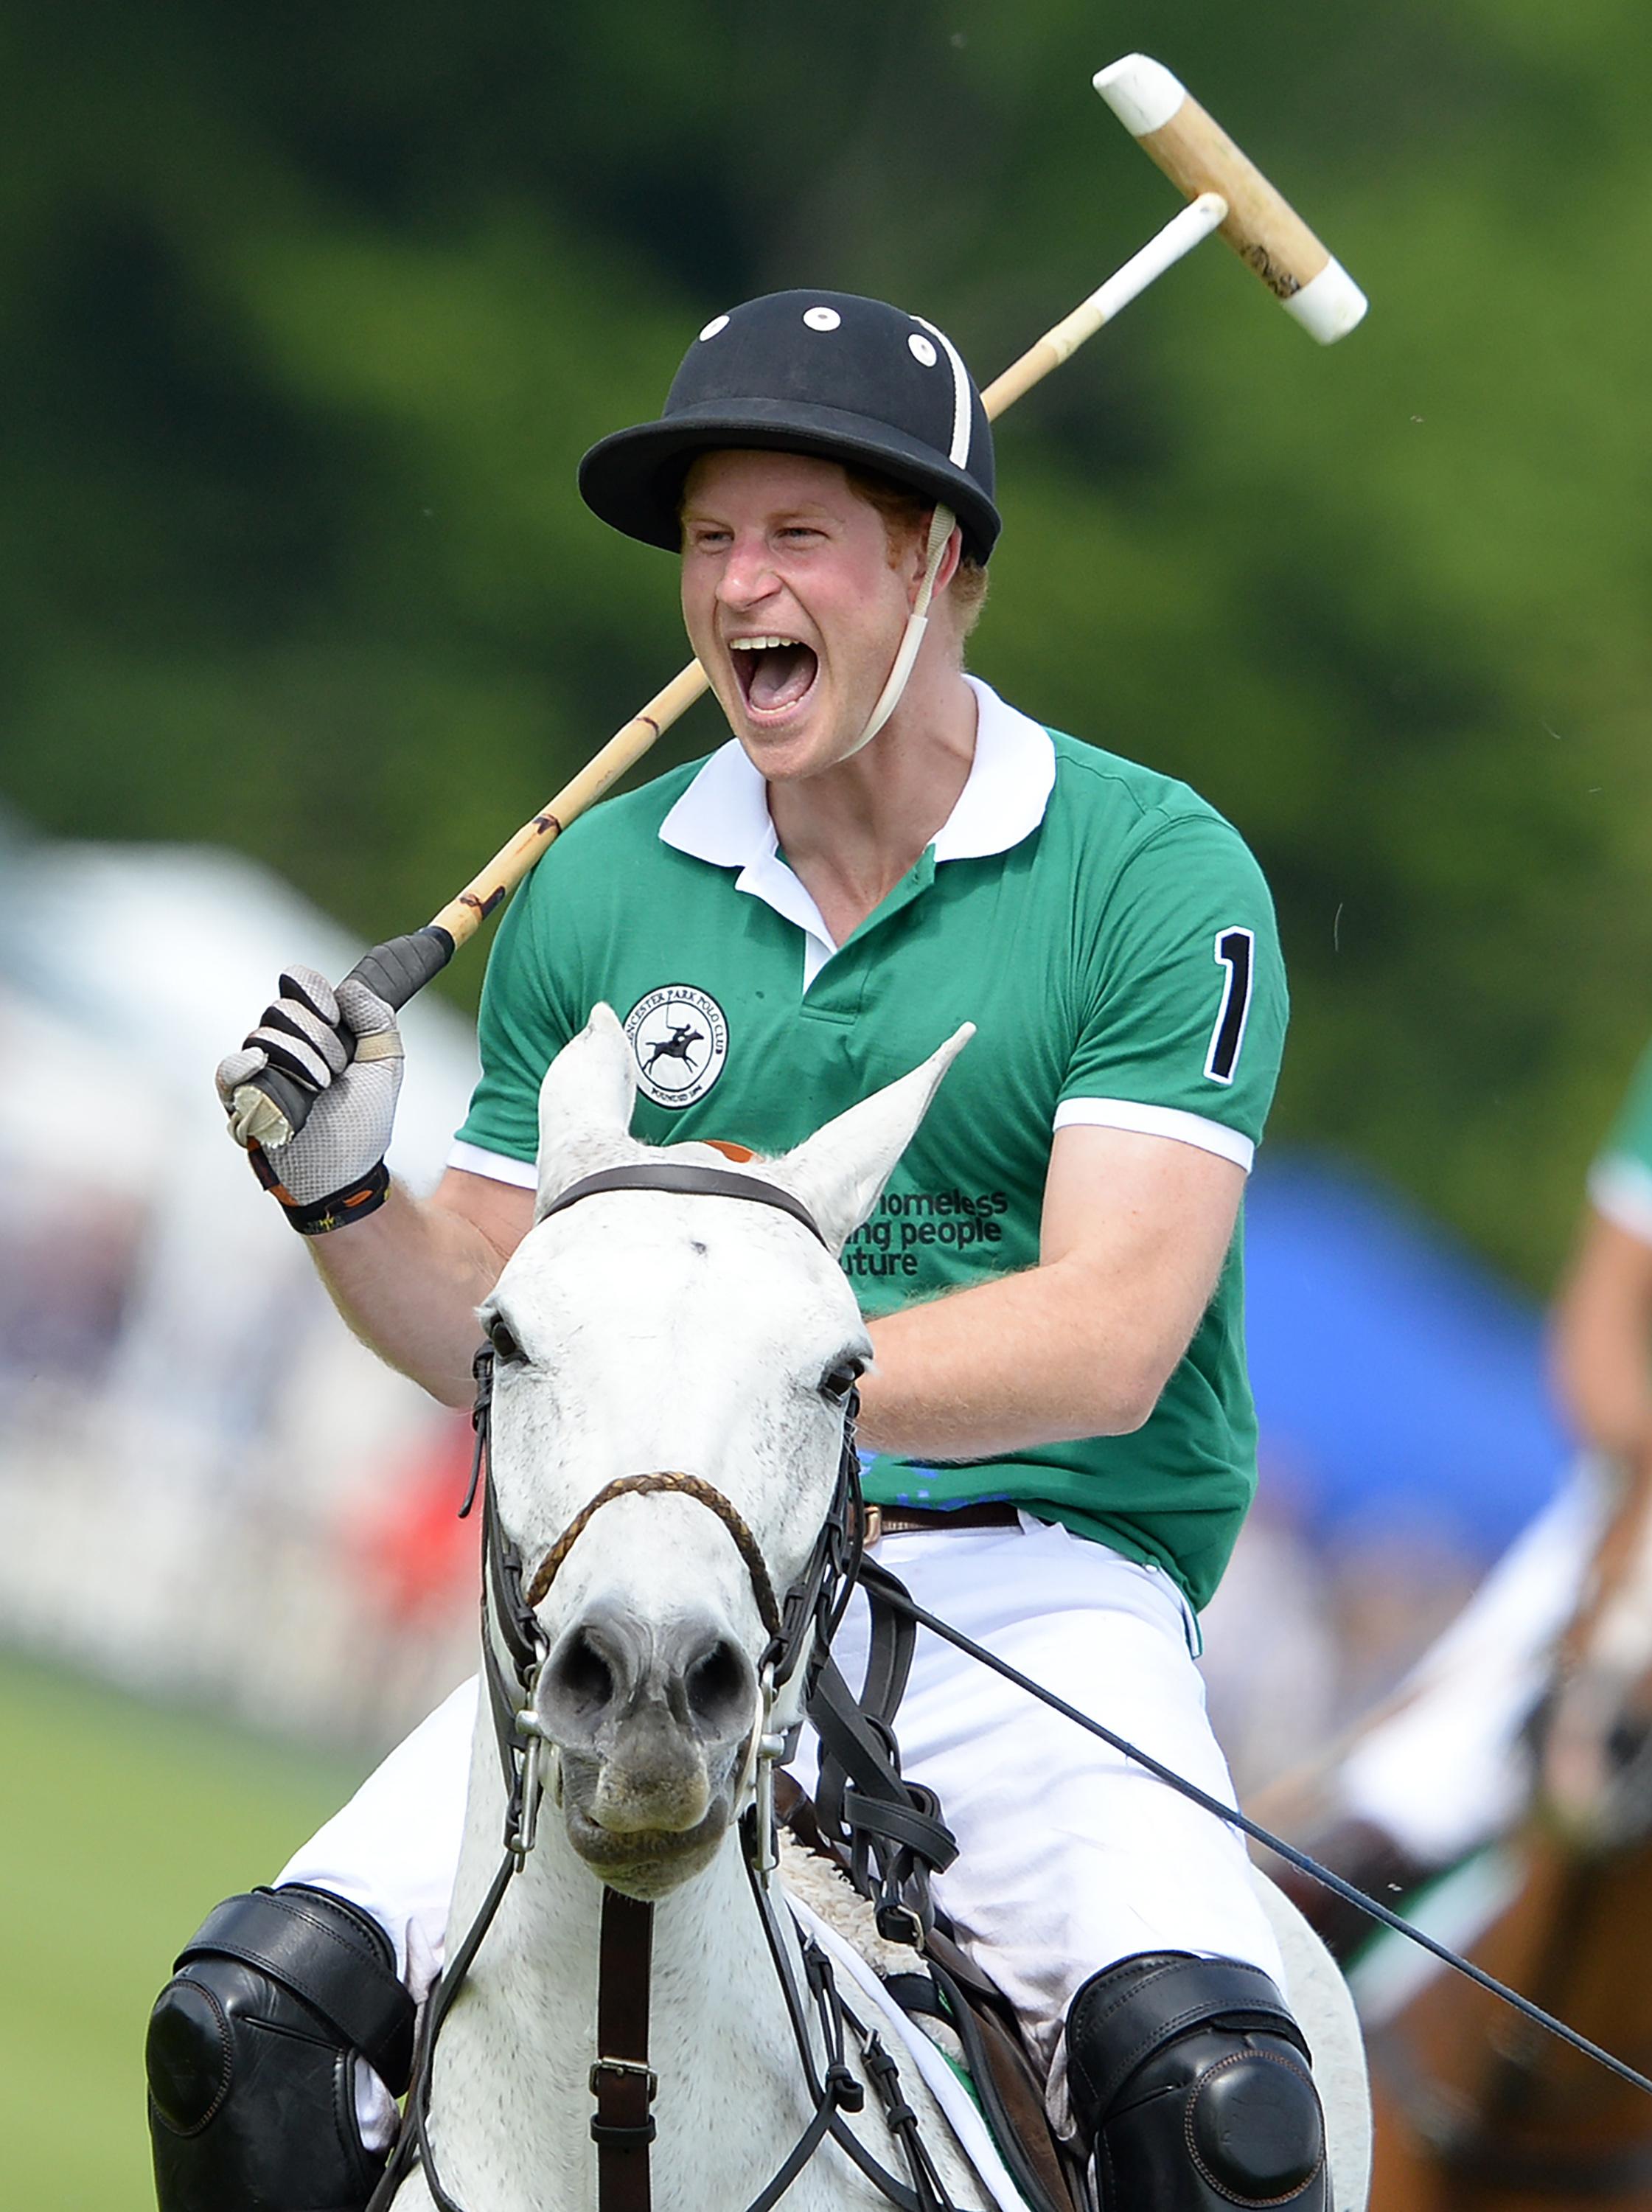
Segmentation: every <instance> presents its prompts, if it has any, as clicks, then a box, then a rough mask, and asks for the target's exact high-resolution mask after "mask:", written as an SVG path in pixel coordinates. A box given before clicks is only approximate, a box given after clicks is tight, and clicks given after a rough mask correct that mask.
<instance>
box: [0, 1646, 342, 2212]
mask: <svg viewBox="0 0 1652 2212" xmlns="http://www.w3.org/2000/svg"><path fill="white" fill-rule="evenodd" d="M366 1764H367V1762H366V1761H365V1759H363V1760H360V1761H357V1762H355V1764H354V1765H349V1764H346V1763H344V1762H343V1761H340V1760H338V1759H325V1758H322V1757H319V1756H314V1757H307V1756H305V1755H304V1754H303V1753H299V1752H295V1751H294V1750H292V1749H290V1748H289V1747H285V1746H272V1745H270V1744H268V1743H264V1742H262V1741H259V1740H258V1739H257V1738H256V1737H252V1736H248V1735H241V1734H238V1733H236V1732H235V1731H234V1730H233V1729H228V1728H227V1727H224V1726H222V1725H218V1724H215V1723H212V1722H210V1721H207V1720H203V1719H199V1718H197V1717H191V1716H187V1715H184V1714H179V1713H174V1712H169V1711H161V1710H157V1709H155V1708H153V1707H150V1706H149V1705H143V1704H142V1703H140V1702H139V1701H137V1700H136V1699H130V1698H125V1697H123V1696H121V1695H120V1694H119V1693H118V1692H112V1691H107V1690H104V1689H101V1688H98V1687H94V1686H90V1685H88V1684H87V1683H85V1682H82V1681H79V1680H72V1679H70V1678H68V1677H65V1676H60V1675H57V1674H50V1673H47V1672H45V1671H43V1670H39V1669H37V1668H32V1667H29V1666H27V1665H25V1664H23V1663H21V1662H16V1661H15V1660H11V1659H5V1658H0V1808H3V1809H0V1900H3V1902H0V1913H3V1924H0V2204H3V2205H4V2206H5V2208H6V2212H153V2206H154V2202H155V2199H154V2195H153V2192H152V2189H151V2185H150V2181H149V2138H148V2133H147V2130H146V2129H145V2126H144V2120H143V2031H144V2024H145V2021H146V2020H147V2018H148V2015H149V2006H150V2004H151V2002H153V2000H154V1997H155V1992H156V1990H159V1988H160V1987H161V1983H162V1982H163V1981H165V1979H166V1978H167V1971H168V1969H169V1967H170V1966H171V1963H172V1959H173V1954H174V1952H176V1951H177V1949H178V1948H179V1947H180V1945H181V1944H182V1943H184V1942H185V1941H186V1940H187V1938H188V1937H189V1936H190V1935H191V1933H192V1932H193V1930H194V1929H195V1928H196V1927H197V1924H198V1923H199V1922H200V1921H201V1920H202V1918H203V1917H204V1915H205V1914H206V1912H207V1911H208V1909H209V1908H210V1906H212V1905H216V1903H217V1901H218V1899H220V1898H222V1897H225V1896H227V1895H228V1894H229V1893H230V1892H231V1891H233V1890H237V1889H246V1888H249V1887H251V1886H252V1884H253V1883H254V1882H257V1881H267V1880H268V1879H269V1878H270V1876H271V1875H273V1874H274V1873H275V1872H276V1870H277V1869H279V1867H280V1866H281V1864H282V1861H283V1860H284V1859H285V1858H286V1857H288V1854H289V1853H290V1852H291V1851H292V1850H293V1849H294V1848H295V1846H296V1845H297V1844H300V1843H301V1842H302V1841H303V1839H304V1838H305V1836H306V1835H307V1834H308V1833H309V1832H310V1831H311V1830H312V1829H313V1828H314V1827H316V1826H318V1825H319V1822H320V1820H322V1819H323V1818H324V1817H325V1815H326V1814H328V1813H330V1812H331V1811H332V1810H333V1809H334V1808H336V1807H337V1805H338V1804H339V1802H341V1801H342V1799H343V1797H344V1796H347V1795H348V1794H349V1790H351V1789H352V1788H353V1787H354V1785H355V1782H356V1781H357V1780H358V1779H359V1778H360V1776H361V1772H362V1771H365V1766H366Z"/></svg>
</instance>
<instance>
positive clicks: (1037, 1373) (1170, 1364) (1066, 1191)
mask: <svg viewBox="0 0 1652 2212" xmlns="http://www.w3.org/2000/svg"><path fill="white" fill-rule="evenodd" d="M1244 1184H1245V1176H1244V1170H1242V1168H1239V1167H1237V1166H1236V1165H1235V1164H1234V1163H1233V1162H1232V1161H1230V1160H1224V1159H1222V1158H1218V1156H1217V1155H1216V1154H1215V1153H1213V1152H1202V1151H1200V1149H1199V1148H1198V1147H1196V1146H1191V1145H1185V1144H1181V1143H1179V1142H1177V1141H1176V1140H1175V1139H1171V1138H1167V1137H1147V1136H1141V1135H1139V1134H1137V1133H1134V1132H1133V1131H1130V1130H1123V1129H1102V1128H1090V1127H1073V1128H1068V1129H1063V1130H1061V1131H1060V1133H1058V1134H1057V1136H1056V1139H1055V1144H1054V1150H1053V1152H1052V1153H1051V1157H1050V1170H1049V1176H1048V1182H1046V1185H1045V1192H1044V1218H1043V1226H1042V1238H1041V1250H1040V1258H1039V1263H1038V1265H1037V1266H1036V1267H1029V1268H1028V1269H1026V1270H1025V1271H1024V1272H1023V1273H1019V1274H1015V1275H1006V1276H1005V1277H1004V1278H1003V1279H1001V1280H1000V1281H998V1282H993V1283H982V1284H981V1285H977V1286H976V1287H975V1289H973V1290H968V1291H957V1292H955V1293H953V1294H952V1295H951V1297H943V1298H938V1299H936V1300H935V1301H934V1302H933V1304H928V1305H918V1306H908V1308H906V1310H904V1311H902V1312H901V1313H897V1314H891V1315H890V1316H888V1318H887V1319H885V1320H883V1321H880V1322H874V1323H873V1325H872V1342H873V1345H874V1346H875V1347H876V1351H877V1364H876V1365H875V1367H874V1368H873V1370H872V1372H871V1373H870V1374H868V1375H867V1376H866V1377H865V1381H864V1383H862V1386H861V1393H862V1400H861V1403H862V1413H861V1428H862V1432H863V1434H864V1437H865V1441H866V1442H867V1443H870V1444H872V1445H874V1446H876V1447H877V1448H878V1449H879V1450H882V1451H897V1452H903V1453H911V1454H914V1455H919V1456H921V1457H934V1458H937V1459H971V1458H979V1457H983V1456H986V1455H990V1454H993V1453H996V1452H1006V1451H1015V1450H1018V1449H1026V1448H1028V1447H1029V1446H1031V1445H1035V1444H1041V1443H1060V1442H1065V1441H1066V1440H1069V1439H1071V1438H1073V1437H1093V1436H1121V1435H1125V1434H1127V1432H1128V1431H1131V1430H1133V1429H1138V1428H1139V1427H1140V1426H1141V1425H1142V1423H1143V1422H1144V1421H1145V1419H1147V1417H1148V1415H1149V1414H1150V1413H1151V1412H1152V1410H1153V1407H1154V1406H1155V1405H1156V1404H1157V1402H1158V1397H1159V1394H1160V1392H1161V1391H1162V1390H1163V1388H1164V1385H1165V1383H1167V1382H1168V1381H1169V1377H1170V1376H1171V1374H1172V1373H1173V1372H1174V1370H1175V1366H1176V1364H1177V1362H1178V1361H1179V1360H1180V1359H1181V1356H1182V1354H1183V1352H1186V1350H1187V1346H1188V1343H1189V1341H1190V1340H1191V1339H1192V1336H1193V1331H1194V1330H1195V1329H1196V1328H1198V1326H1199V1322H1200V1316H1202V1315H1203V1313H1204V1311H1205V1309H1206V1306H1207V1305H1208V1304H1209V1303H1210V1299H1211V1295H1212V1291H1214V1290H1215V1288H1216V1284H1217V1279H1218V1276H1219V1274H1220V1273H1221V1270H1222V1263H1223V1261H1224V1258H1225V1256H1226V1254H1227V1250H1228V1246H1229V1244H1230V1242H1231V1239H1232V1236H1233V1226H1234V1223H1235V1220H1236V1218H1237V1215H1238V1210H1239V1201H1240V1199H1241V1197H1242V1194H1243V1191H1244Z"/></svg>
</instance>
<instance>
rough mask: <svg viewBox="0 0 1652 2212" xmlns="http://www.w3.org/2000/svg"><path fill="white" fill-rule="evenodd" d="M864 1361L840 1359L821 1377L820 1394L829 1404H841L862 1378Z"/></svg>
mask: <svg viewBox="0 0 1652 2212" xmlns="http://www.w3.org/2000/svg"><path fill="white" fill-rule="evenodd" d="M863 1366H864V1362H862V1361H860V1360H859V1359H840V1360H839V1361H838V1363H837V1364H836V1366H835V1367H829V1368H828V1369H827V1370H826V1372H825V1373H824V1374H823V1376H821V1378H820V1395H821V1396H822V1397H823V1398H824V1399H825V1401H826V1402H827V1404H828V1405H829V1406H841V1405H842V1404H843V1403H844V1402H845V1401H847V1397H848V1395H849V1393H850V1391H851V1390H853V1388H854V1386H855V1384H856V1383H858V1382H859V1380H860V1376H861V1372H862V1369H863Z"/></svg>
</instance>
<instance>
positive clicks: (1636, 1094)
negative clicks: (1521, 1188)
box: [1588, 1049, 1652, 1244]
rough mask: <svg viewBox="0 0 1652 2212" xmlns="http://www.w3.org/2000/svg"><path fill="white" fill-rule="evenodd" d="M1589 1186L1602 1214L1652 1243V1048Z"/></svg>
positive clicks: (1615, 1124)
mask: <svg viewBox="0 0 1652 2212" xmlns="http://www.w3.org/2000/svg"><path fill="white" fill-rule="evenodd" d="M1588 1188H1589V1197H1590V1199H1591V1200H1593V1202H1594V1206H1595V1209H1596V1211H1597V1212H1600V1213H1604V1214H1605V1215H1606V1218H1607V1220H1608V1221H1614V1222H1616V1223H1617V1225H1618V1226H1619V1228H1620V1229H1626V1230H1627V1231H1629V1233H1630V1235H1631V1237H1639V1238H1640V1240H1641V1242H1642V1243H1643V1244H1652V1049H1649V1050H1648V1051H1647V1052H1646V1053H1645V1054H1643V1057H1642V1060H1641V1063H1640V1065H1639V1066H1638V1067H1637V1069H1636V1071H1635V1074H1634V1079H1633V1080H1632V1081H1631V1084H1630V1086H1629V1096H1628V1097H1626V1098H1625V1101H1624V1103H1623V1105H1622V1106H1621V1108H1620V1109H1619V1114H1618V1119H1617V1120H1616V1121H1614V1122H1613V1126H1612V1131H1611V1133H1610V1134H1609V1135H1608V1137H1607V1139H1606V1144H1605V1146H1604V1147H1603V1148H1602V1150H1601V1152H1600V1157H1599V1158H1597V1159H1596V1161H1595V1163H1594V1166H1593V1168H1591V1169H1590V1170H1589V1182H1588Z"/></svg>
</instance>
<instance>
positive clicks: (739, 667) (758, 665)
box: [728, 637, 820, 720]
mask: <svg viewBox="0 0 1652 2212" xmlns="http://www.w3.org/2000/svg"><path fill="white" fill-rule="evenodd" d="M728 642H729V657H730V659H732V662H733V664H734V674H735V679H736V681H737V682H738V684H739V686H740V691H741V695H742V696H743V697H744V700H745V703H746V705H747V707H748V708H749V709H750V712H751V714H753V715H754V716H755V717H756V719H757V720H767V719H769V718H772V717H777V716H779V715H781V714H789V713H790V712H791V710H792V709H793V708H794V707H796V706H798V705H799V704H800V703H801V702H802V701H804V700H805V699H806V698H807V697H808V696H809V694H810V692H811V690H813V689H814V684H815V678H816V677H817V674H818V673H819V671H820V662H819V660H818V659H817V657H816V654H815V650H814V647H812V646H808V645H805V644H804V642H803V641H802V639H801V638H796V637H733V638H731V639H730V640H729V641H728Z"/></svg>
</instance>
